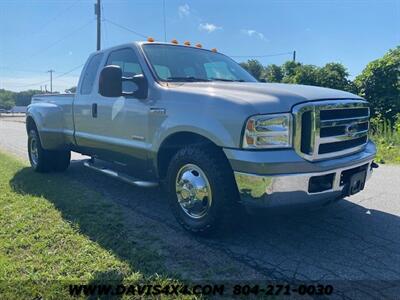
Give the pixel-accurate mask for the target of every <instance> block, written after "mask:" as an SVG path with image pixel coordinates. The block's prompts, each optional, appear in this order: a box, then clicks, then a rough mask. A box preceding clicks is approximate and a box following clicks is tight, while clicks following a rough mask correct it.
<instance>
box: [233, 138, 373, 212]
mask: <svg viewBox="0 0 400 300" xmlns="http://www.w3.org/2000/svg"><path fill="white" fill-rule="evenodd" d="M238 151H240V150H238ZM285 151H287V150H284V151H282V152H285ZM241 152H243V151H241ZM279 152H281V151H274V153H273V155H272V157H273V158H276V159H272V160H271V156H269V157H270V159H269V160H266V161H264V162H260V163H259V164H258V166H256V165H254V161H257V160H259V159H260V156H264V155H265V153H266V152H265V151H264V152H262V153H261V152H260V153H257V152H253V155H252V159H251V161H249V162H248V163H249V164H246V161H243V160H242V161H239V160H237V159H236V160H235V159H233V158H232V156H231V157H229V155H228V159H229V160H230V162H231V165H232V167H233V170H234V174H235V179H236V184H237V187H238V191H239V194H240V198H241V202H242V203H244V204H249V205H255V206H263V207H275V206H285V205H295V204H308V203H312V202H315V201H323V200H332V199H335V198H340V197H343V196H345V194H346V192H347V191H346V189H347V186H346V183H345V182H344V180H343V176H342V174H346V173H351V172H352V171H353V170H354V171H358V170H365V171H366V180H368V179H369V178H370V176H371V174H372V166H371V164H372V160H373V158H374V157H375V153H376V148H375V145H374V144H373V143H372V142H369V143H368V144H367V146H366V147H365V149H364V150H363V151H362V152H359V153H356V154H353V155H349V156H346V157H342V158H335V159H330V160H329V161H321V162H308V161H305V160H303V159H302V158H300V157H299V158H298V159H296V161H293V162H292V164H291V166H288V167H286V168H285V166H287V162H284V160H285V155H284V154H285V153H280V155H279ZM270 153H271V152H270ZM229 154H232V152H230V153H229ZM247 155H248V153H246V154H243V153H238V156H237V157H243V156H247ZM257 156H258V157H257ZM293 158H294V156H290V157H289V159H293ZM286 159H287V157H286ZM280 161H282V164H280V163H279V162H280ZM234 165H236V166H242V167H244V168H249V167H251V166H253V167H255V168H256V170H258V171H261V172H257V173H254V172H252V173H249V172H243V171H242V170H240V169H237V168H236V169H235V168H234ZM293 166H296V169H295V170H294V169H293ZM276 169H278V170H279V171H281V172H277V173H274V172H273V170H276ZM284 169H286V170H287V172H282V171H284ZM310 169H311V170H314V171H311V172H310V171H309V170H310ZM315 170H316V171H315ZM271 171H272V172H271ZM316 177H317V178H316ZM311 178H313V180H314V179H315V178H316V179H317V180H319V178H323V180H324V181H328V183H329V181H330V184H327V183H326V182H324V188H322V191H317V192H314V191H312V189H311V190H310V180H311Z"/></svg>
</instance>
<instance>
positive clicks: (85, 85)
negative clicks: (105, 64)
mask: <svg viewBox="0 0 400 300" xmlns="http://www.w3.org/2000/svg"><path fill="white" fill-rule="evenodd" d="M102 58H103V54H102V53H100V54H96V55H94V56H93V57H92V58H91V59H90V61H89V64H88V65H87V67H86V69H85V73H84V74H83V80H82V86H81V94H82V95H89V94H91V93H92V90H93V84H94V81H95V79H96V75H97V72H98V70H99V66H100V62H101V59H102Z"/></svg>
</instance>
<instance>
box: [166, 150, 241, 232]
mask: <svg viewBox="0 0 400 300" xmlns="http://www.w3.org/2000/svg"><path fill="white" fill-rule="evenodd" d="M186 166H196V167H198V168H200V171H195V172H197V174H198V172H202V175H205V177H206V178H207V183H209V186H210V190H211V200H212V201H211V204H210V206H209V207H208V208H207V211H206V212H205V214H204V216H201V217H197V218H194V217H192V216H190V215H188V212H185V208H183V207H182V206H181V204H180V203H179V201H178V193H177V188H176V185H177V184H176V182H177V176H178V178H179V174H180V172H181V170H182V169H185V168H186ZM198 176H201V175H198ZM166 185H167V189H168V194H169V197H168V199H169V204H170V207H171V209H172V211H173V213H174V215H175V217H176V219H177V221H178V222H179V223H180V224H181V225H182V226H183V227H184V228H185V229H186V230H188V231H189V232H191V233H194V234H201V235H209V234H214V233H216V232H221V231H222V228H226V227H230V226H231V225H232V220H233V217H234V216H235V215H236V213H237V208H238V202H237V199H238V193H237V188H236V184H235V182H234V177H233V172H232V170H231V168H230V166H229V163H228V162H227V160H226V158H225V157H224V155H223V153H221V152H220V150H219V149H214V148H210V147H209V148H203V147H194V146H188V147H185V148H183V149H181V150H179V151H178V152H177V153H176V154H175V156H174V157H173V158H172V160H171V162H170V164H169V167H168V172H167V180H166ZM207 196H208V194H207ZM180 197H181V199H182V196H181V194H180ZM205 199H207V201H209V199H208V197H205ZM207 201H206V202H207ZM199 203H201V201H200V202H199ZM201 205H203V203H201Z"/></svg>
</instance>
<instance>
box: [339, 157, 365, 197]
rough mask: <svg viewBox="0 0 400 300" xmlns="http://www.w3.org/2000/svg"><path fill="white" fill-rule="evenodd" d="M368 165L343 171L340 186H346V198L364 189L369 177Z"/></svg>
mask: <svg viewBox="0 0 400 300" xmlns="http://www.w3.org/2000/svg"><path fill="white" fill-rule="evenodd" d="M367 169H368V164H365V165H363V166H360V167H357V168H354V169H349V170H346V171H343V172H342V174H341V176H340V185H341V186H344V193H345V195H346V196H350V195H354V194H356V193H358V192H360V191H362V190H363V189H364V186H365V181H366V177H367Z"/></svg>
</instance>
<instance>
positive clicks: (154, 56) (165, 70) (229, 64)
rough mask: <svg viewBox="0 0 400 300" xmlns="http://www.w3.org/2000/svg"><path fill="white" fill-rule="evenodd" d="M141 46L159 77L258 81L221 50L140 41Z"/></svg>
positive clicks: (162, 78)
mask: <svg viewBox="0 0 400 300" xmlns="http://www.w3.org/2000/svg"><path fill="white" fill-rule="evenodd" d="M143 50H144V52H145V54H146V56H147V58H148V60H149V62H150V64H151V65H152V67H153V69H154V71H155V73H156V75H157V77H158V79H159V80H162V81H172V82H174V81H181V82H188V81H189V82H196V81H238V82H256V81H257V80H255V79H254V78H253V77H252V76H251V75H250V74H249V73H247V71H245V70H244V69H243V68H242V67H241V66H240V65H239V64H237V63H236V62H235V61H233V60H232V59H230V58H229V57H227V56H225V55H222V54H220V53H216V52H211V51H207V50H201V49H195V48H190V47H187V46H174V45H160V44H153V45H148V44H146V45H143Z"/></svg>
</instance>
